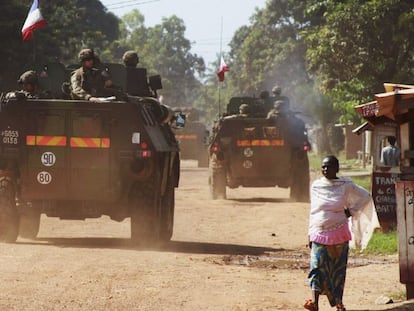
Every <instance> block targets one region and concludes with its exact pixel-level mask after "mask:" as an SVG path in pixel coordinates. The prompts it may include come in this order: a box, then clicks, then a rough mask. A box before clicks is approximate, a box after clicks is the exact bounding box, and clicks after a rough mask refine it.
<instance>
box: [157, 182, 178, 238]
mask: <svg viewBox="0 0 414 311" xmlns="http://www.w3.org/2000/svg"><path fill="white" fill-rule="evenodd" d="M174 209H175V187H174V183H173V178H171V177H170V178H169V180H168V184H167V190H166V192H165V193H164V195H163V197H162V199H161V212H160V213H161V217H160V221H161V224H160V240H161V241H162V242H168V241H169V240H171V237H172V235H173V227H174Z"/></svg>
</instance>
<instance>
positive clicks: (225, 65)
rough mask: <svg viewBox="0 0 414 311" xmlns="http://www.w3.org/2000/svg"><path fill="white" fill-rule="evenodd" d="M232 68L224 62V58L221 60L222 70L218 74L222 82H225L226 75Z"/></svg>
mask: <svg viewBox="0 0 414 311" xmlns="http://www.w3.org/2000/svg"><path fill="white" fill-rule="evenodd" d="M229 70H230V67H229V66H228V65H227V64H226V63H225V62H224V59H223V56H221V58H220V70H219V72H218V73H217V76H218V78H219V81H220V82H223V81H224V73H225V72H226V71H229Z"/></svg>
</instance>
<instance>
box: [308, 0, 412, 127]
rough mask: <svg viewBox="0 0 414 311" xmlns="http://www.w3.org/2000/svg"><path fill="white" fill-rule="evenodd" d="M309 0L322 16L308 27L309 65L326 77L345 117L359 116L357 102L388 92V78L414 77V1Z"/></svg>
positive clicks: (328, 89)
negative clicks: (386, 89)
mask: <svg viewBox="0 0 414 311" xmlns="http://www.w3.org/2000/svg"><path fill="white" fill-rule="evenodd" d="M309 2H310V3H309V5H308V10H307V12H308V14H309V16H314V15H317V16H323V18H321V19H320V24H319V25H314V26H313V27H310V28H308V29H307V30H306V32H304V36H305V37H306V43H307V61H308V70H309V71H310V72H312V73H313V74H316V75H317V76H318V77H319V78H320V79H321V90H322V91H323V93H324V94H326V95H327V96H328V97H329V98H331V100H332V101H333V102H334V107H335V109H336V110H337V111H338V112H340V113H341V119H342V121H349V120H354V121H355V120H356V119H357V118H356V114H355V112H354V109H353V107H354V106H355V105H356V104H359V103H364V102H367V101H369V100H371V99H372V94H374V93H379V92H383V90H384V89H383V83H384V82H390V81H395V82H400V83H406V81H410V80H412V77H413V74H414V71H413V70H414V69H413V68H414V67H413V65H414V64H413V62H414V60H413V56H414V49H413V48H414V42H413V41H412V40H411V38H413V36H414V3H412V2H411V1H395V0H370V1H359V0H348V1H323V2H321V1H316V0H315V1H309Z"/></svg>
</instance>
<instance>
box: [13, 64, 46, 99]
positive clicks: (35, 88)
mask: <svg viewBox="0 0 414 311" xmlns="http://www.w3.org/2000/svg"><path fill="white" fill-rule="evenodd" d="M17 83H18V84H20V85H23V89H22V90H19V91H13V92H9V93H7V94H6V97H5V98H6V99H10V98H30V99H41V98H51V97H52V96H51V94H50V92H47V91H44V90H41V89H40V87H39V80H38V76H37V73H36V72H35V71H33V70H29V71H26V72H24V73H23V74H22V75H21V76H20V78H19V80H17ZM27 84H29V85H31V87H30V90H28V89H27Z"/></svg>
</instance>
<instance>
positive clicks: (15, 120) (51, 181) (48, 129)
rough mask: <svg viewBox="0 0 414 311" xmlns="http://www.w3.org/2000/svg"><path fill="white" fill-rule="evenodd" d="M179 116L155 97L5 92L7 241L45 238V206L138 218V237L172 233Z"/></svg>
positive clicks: (50, 210) (0, 194)
mask: <svg viewBox="0 0 414 311" xmlns="http://www.w3.org/2000/svg"><path fill="white" fill-rule="evenodd" d="M64 75H65V74H64V73H63V72H62V76H64ZM49 78H50V77H49ZM171 116H172V114H171V110H170V109H167V107H165V106H163V105H160V103H159V101H158V100H157V99H156V98H154V97H138V96H128V100H126V101H119V100H115V101H106V99H104V100H103V101H102V102H100V103H92V102H89V101H83V100H65V99H28V98H24V97H21V96H16V97H14V98H9V99H7V100H2V101H1V105H0V134H1V140H0V240H2V241H6V242H14V241H15V240H16V239H17V237H18V236H21V237H24V238H34V237H36V235H37V233H38V230H39V225H40V217H41V214H45V215H47V216H50V217H59V218H60V219H77V220H84V219H86V218H97V217H101V216H102V215H108V216H109V217H110V218H111V219H113V220H116V221H122V220H123V219H125V218H128V217H130V218H131V238H132V240H133V241H134V242H138V243H148V242H155V241H168V240H170V239H171V236H172V234H173V222H174V192H175V188H176V187H177V186H178V182H179V173H180V159H179V148H178V143H177V140H176V139H175V137H174V133H173V132H172V130H171V128H170V125H169V120H170V118H171Z"/></svg>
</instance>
